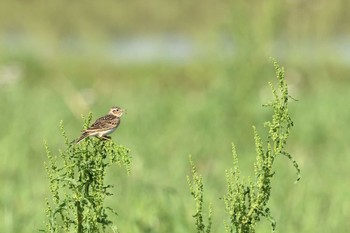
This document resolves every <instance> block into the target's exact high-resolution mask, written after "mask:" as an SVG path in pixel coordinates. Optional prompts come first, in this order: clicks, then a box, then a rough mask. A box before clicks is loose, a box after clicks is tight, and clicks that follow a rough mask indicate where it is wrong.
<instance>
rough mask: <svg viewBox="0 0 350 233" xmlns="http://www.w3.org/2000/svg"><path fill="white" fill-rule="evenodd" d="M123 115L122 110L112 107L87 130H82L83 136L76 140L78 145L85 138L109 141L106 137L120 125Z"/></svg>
mask: <svg viewBox="0 0 350 233" xmlns="http://www.w3.org/2000/svg"><path fill="white" fill-rule="evenodd" d="M124 113H125V110H124V109H121V108H118V107H112V108H111V109H110V110H109V112H108V114H107V115H106V116H103V117H100V118H98V119H97V120H96V121H95V122H94V123H93V124H92V125H91V126H90V127H89V128H87V129H86V130H83V134H82V135H81V137H80V138H78V139H77V140H76V143H79V142H80V141H81V140H83V139H84V138H86V137H90V136H96V137H98V138H102V139H111V137H109V136H107V135H108V134H111V133H113V132H114V130H116V129H117V127H118V126H119V124H120V117H121V116H122V115H123V114H124Z"/></svg>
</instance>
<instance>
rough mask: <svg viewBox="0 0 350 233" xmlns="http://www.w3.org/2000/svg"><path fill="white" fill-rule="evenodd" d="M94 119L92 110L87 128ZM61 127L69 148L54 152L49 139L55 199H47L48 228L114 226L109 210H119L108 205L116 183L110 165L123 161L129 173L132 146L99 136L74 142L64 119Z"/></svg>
mask: <svg viewBox="0 0 350 233" xmlns="http://www.w3.org/2000/svg"><path fill="white" fill-rule="evenodd" d="M91 119H92V114H90V115H89V116H88V118H87V119H86V120H85V123H84V127H85V128H87V127H88V125H89V123H90V122H91ZM60 128H61V133H62V135H63V138H64V141H65V149H64V150H61V151H60V152H59V154H58V155H53V154H52V153H51V151H50V149H49V147H48V145H47V144H46V143H45V147H46V153H47V156H48V159H49V163H48V164H46V171H47V174H48V176H49V181H50V191H51V195H52V201H49V200H47V210H46V215H47V217H48V223H47V224H46V225H47V228H46V231H45V232H52V233H54V232H77V233H82V232H84V233H88V232H94V233H96V232H105V230H106V227H107V226H112V221H111V219H110V217H109V215H108V213H114V214H116V212H115V211H114V210H113V209H112V208H110V207H107V206H105V199H106V197H107V196H111V195H113V194H112V192H111V191H110V189H111V188H112V187H113V186H112V185H110V184H105V178H106V168H107V167H109V166H111V165H113V164H119V165H120V166H121V165H123V166H125V168H126V170H127V173H128V174H129V173H130V163H131V160H130V156H129V149H127V148H126V147H124V146H121V145H118V144H116V143H115V142H113V141H112V140H100V139H95V138H87V139H85V140H84V141H82V142H80V143H79V144H75V143H74V142H71V143H70V142H69V140H68V137H67V135H66V133H65V130H64V127H63V123H62V122H61V124H60ZM114 228H115V226H114Z"/></svg>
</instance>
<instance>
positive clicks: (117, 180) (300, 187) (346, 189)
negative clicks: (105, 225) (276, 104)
mask: <svg viewBox="0 0 350 233" xmlns="http://www.w3.org/2000/svg"><path fill="white" fill-rule="evenodd" d="M349 9H350V2H349V1H346V0H334V1H326V0H318V1H301V0H296V1H277V0H271V1H257V0H251V1H243V0H241V1H214V0H202V1H182V0H179V1H161V0H150V1H110V0H108V1H84V2H82V1H68V0H62V1H39V0H32V1H19V0H13V1H2V2H1V3H0V109H1V115H0V122H1V123H2V130H1V131H2V133H1V134H0V135H1V136H0V154H1V160H0V174H1V175H0V184H1V192H0V232H6V233H18V232H37V231H38V229H43V228H44V226H45V223H44V221H45V220H46V217H45V212H44V210H45V198H47V197H50V196H49V195H50V194H49V189H48V179H47V176H46V172H45V169H44V161H46V160H47V158H46V154H45V150H44V146H43V141H44V140H47V142H48V144H49V145H50V146H51V149H52V150H53V151H54V152H56V151H58V149H59V148H62V147H63V139H62V138H61V136H60V133H59V122H60V120H63V121H64V124H65V127H66V131H67V134H68V136H69V137H70V138H71V139H72V140H73V139H74V138H76V137H78V136H79V133H80V130H81V129H82V120H81V114H84V115H86V114H88V113H89V112H90V111H92V112H93V113H94V119H96V118H97V117H98V116H100V115H103V114H106V113H107V111H108V109H109V108H110V107H111V106H114V105H117V106H120V107H123V108H126V109H127V111H128V114H127V115H126V116H125V117H123V120H122V123H121V125H120V127H119V128H118V130H117V132H116V133H114V135H113V140H115V141H116V142H118V143H121V144H123V145H125V146H127V147H129V148H130V149H131V150H132V157H133V164H132V173H131V175H130V176H127V175H126V172H125V170H124V169H123V168H118V167H115V168H113V169H111V170H110V171H109V175H108V181H109V182H110V183H112V184H114V185H115V188H114V190H113V191H114V193H115V195H114V196H113V197H111V198H109V199H108V204H109V205H110V206H112V207H113V208H115V209H116V210H117V212H118V216H117V217H116V218H114V219H113V220H114V222H115V223H116V224H117V226H118V229H119V230H120V232H135V233H137V232H143V233H144V232H162V233H163V232H176V233H177V232H194V230H195V227H194V221H193V218H192V214H194V211H195V205H194V202H193V200H192V198H191V196H190V193H189V188H188V185H187V182H186V175H188V174H190V168H189V163H188V156H189V154H191V155H192V156H193V159H194V161H195V163H196V165H197V166H198V170H199V172H200V173H201V174H203V177H204V182H205V199H206V200H207V201H210V202H213V206H214V208H213V211H214V223H213V232H224V227H223V224H222V220H223V219H225V216H224V211H223V209H224V204H223V203H222V201H221V200H220V199H219V198H220V197H221V196H222V195H223V194H224V193H225V169H228V168H230V166H231V165H230V164H231V162H232V161H231V152H230V151H231V142H234V143H235V144H236V146H237V150H238V154H239V158H240V166H241V169H242V172H243V173H244V174H246V175H249V174H251V172H252V170H253V162H254V160H255V149H254V146H253V145H254V141H253V133H252V128H251V126H252V125H256V126H257V127H258V129H259V131H260V132H261V133H262V134H263V135H264V133H263V132H264V131H263V130H264V128H263V122H264V121H266V120H268V119H269V117H270V116H271V111H270V110H269V109H265V108H262V107H261V105H262V104H263V103H266V102H267V101H269V100H270V99H271V98H272V96H271V94H270V90H269V87H268V85H267V82H268V81H275V78H274V76H275V74H274V69H273V65H272V63H271V62H270V60H269V57H274V58H276V59H277V60H278V62H279V63H280V64H281V65H283V66H284V67H285V69H286V77H287V80H288V83H289V85H290V91H291V94H292V96H293V97H295V98H296V99H298V100H299V101H298V102H292V103H291V106H290V112H291V116H292V118H293V119H294V122H295V127H294V128H293V131H292V134H291V138H290V141H289V144H288V148H289V151H290V152H291V154H292V155H293V156H294V157H295V159H296V160H297V161H298V162H299V165H300V168H301V171H302V179H301V181H300V182H299V183H297V184H294V181H295V179H296V175H295V170H294V168H293V167H292V165H291V163H290V162H289V161H288V160H287V159H286V158H282V157H281V158H278V159H277V161H276V164H275V169H276V175H275V177H274V179H273V187H272V196H271V200H270V203H269V204H270V207H271V212H272V214H273V216H274V217H275V219H276V221H277V232H347V231H348V230H349V229H350V223H349V221H348V220H349V217H350V200H349V197H350V175H349V163H350V156H349V138H350V133H349V132H350V130H349V129H350V128H349V126H348V123H349V122H350V109H349V107H348V105H349V104H348V102H349V99H350V88H349V87H350V86H349V84H350V79H349V75H350V68H349V67H350V43H349V41H350V40H349V39H350V27H349V22H350V14H349ZM265 134H266V133H265ZM270 231H271V230H270V224H269V223H268V221H266V220H263V221H262V222H261V224H259V226H258V232H270Z"/></svg>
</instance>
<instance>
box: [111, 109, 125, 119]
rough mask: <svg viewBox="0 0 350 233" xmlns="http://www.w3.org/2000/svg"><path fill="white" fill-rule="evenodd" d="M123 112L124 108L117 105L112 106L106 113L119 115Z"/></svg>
mask: <svg viewBox="0 0 350 233" xmlns="http://www.w3.org/2000/svg"><path fill="white" fill-rule="evenodd" d="M124 113H125V109H122V108H119V107H112V108H111V109H110V110H109V113H108V114H112V115H114V116H116V117H121V116H122V115H123V114H124Z"/></svg>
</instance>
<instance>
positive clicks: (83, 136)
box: [75, 132, 89, 144]
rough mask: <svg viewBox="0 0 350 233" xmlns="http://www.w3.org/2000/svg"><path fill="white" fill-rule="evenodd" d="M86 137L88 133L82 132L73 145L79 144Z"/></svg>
mask: <svg viewBox="0 0 350 233" xmlns="http://www.w3.org/2000/svg"><path fill="white" fill-rule="evenodd" d="M86 137H89V133H88V132H84V133H83V134H82V135H81V136H80V138H78V139H77V140H76V141H75V143H77V144H78V143H79V142H80V141H81V140H83V139H84V138H86Z"/></svg>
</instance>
